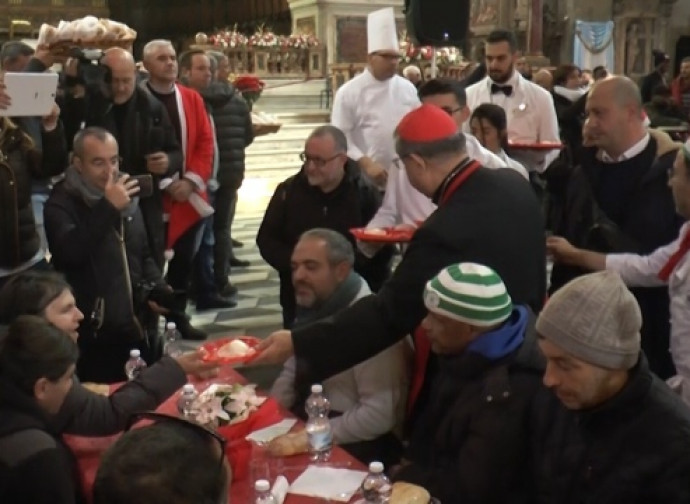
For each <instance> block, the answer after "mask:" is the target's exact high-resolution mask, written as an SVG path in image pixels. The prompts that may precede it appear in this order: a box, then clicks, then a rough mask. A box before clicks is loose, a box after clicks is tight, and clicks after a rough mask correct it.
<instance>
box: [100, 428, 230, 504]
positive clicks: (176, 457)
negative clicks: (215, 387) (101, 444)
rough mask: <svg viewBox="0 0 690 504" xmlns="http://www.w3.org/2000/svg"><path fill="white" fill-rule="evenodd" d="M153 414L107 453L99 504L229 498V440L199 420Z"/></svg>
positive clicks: (218, 502) (211, 503)
mask: <svg viewBox="0 0 690 504" xmlns="http://www.w3.org/2000/svg"><path fill="white" fill-rule="evenodd" d="M152 419H153V420H154V422H155V423H154V424H153V425H147V426H145V427H141V428H138V429H133V430H130V431H128V432H125V434H124V435H123V436H122V437H121V438H120V439H118V440H117V442H115V444H114V445H112V446H111V447H110V448H109V449H108V451H107V452H106V453H105V455H103V458H102V459H101V463H100V467H99V468H98V472H97V473H96V481H95V482H94V486H93V502H94V504H130V503H132V502H146V503H147V504H200V503H202V502H203V503H205V504H206V503H207V504H227V503H228V502H229V501H228V495H229V487H230V483H231V481H232V474H231V471H230V467H229V465H228V463H227V460H226V459H225V451H224V448H225V441H224V440H223V439H222V438H221V437H220V436H218V435H217V434H215V433H213V432H212V431H209V430H206V429H204V428H203V427H200V426H198V425H196V424H192V423H189V424H187V423H185V422H180V421H172V420H177V419H168V420H166V418H165V417H163V418H160V417H158V418H156V417H153V418H152Z"/></svg>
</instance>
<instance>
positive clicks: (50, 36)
mask: <svg viewBox="0 0 690 504" xmlns="http://www.w3.org/2000/svg"><path fill="white" fill-rule="evenodd" d="M57 37H58V31H57V28H55V27H54V26H52V25H49V24H46V23H43V24H42V25H41V28H40V30H38V45H50V44H53V43H55V42H57Z"/></svg>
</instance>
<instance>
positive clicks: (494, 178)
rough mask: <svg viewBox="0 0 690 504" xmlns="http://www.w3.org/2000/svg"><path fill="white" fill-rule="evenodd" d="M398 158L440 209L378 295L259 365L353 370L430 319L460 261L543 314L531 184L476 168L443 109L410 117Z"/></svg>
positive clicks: (269, 344)
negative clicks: (444, 276)
mask: <svg viewBox="0 0 690 504" xmlns="http://www.w3.org/2000/svg"><path fill="white" fill-rule="evenodd" d="M396 150H397V153H398V156H399V157H400V159H401V160H402V162H403V163H404V165H405V171H406V172H407V176H408V177H409V179H410V182H411V183H412V186H413V187H414V188H415V189H417V190H418V191H420V192H421V193H422V194H425V195H426V196H428V197H430V198H433V201H434V203H436V204H437V205H438V209H437V210H436V211H435V212H434V213H433V214H431V216H429V218H428V219H427V220H426V221H425V222H424V223H423V224H422V225H421V226H420V227H419V229H418V230H417V231H416V233H415V234H414V237H413V238H412V241H411V242H410V245H409V247H408V249H407V251H406V253H405V255H404V256H403V259H402V261H401V262H400V264H399V265H398V267H397V268H396V269H395V272H394V273H393V276H392V277H391V278H390V280H388V282H386V283H385V284H384V286H383V288H382V289H381V291H380V292H379V293H378V294H377V295H373V296H369V297H367V298H365V299H363V300H361V301H360V302H358V303H357V304H355V305H353V306H352V307H350V308H348V309H347V310H344V311H343V312H341V313H340V314H338V315H336V316H335V317H333V318H332V319H329V320H325V321H322V322H318V323H316V324H312V325H310V326H307V327H304V328H300V329H297V330H295V331H294V332H293V333H290V332H288V331H279V332H277V333H274V334H272V335H271V336H269V338H268V339H267V340H266V341H264V342H263V344H262V346H261V348H262V349H263V354H262V355H260V356H259V357H258V359H257V360H256V361H255V362H265V363H266V362H277V361H283V360H285V359H287V358H288V357H289V356H290V354H292V353H293V352H294V353H295V355H296V356H297V358H298V360H299V359H304V360H305V361H306V362H308V363H309V366H310V371H311V374H312V376H313V378H314V381H317V380H319V379H321V378H323V377H327V376H330V375H332V374H334V373H337V372H339V371H342V370H343V369H346V368H348V367H351V366H353V365H354V364H356V363H358V362H360V361H362V360H364V359H366V358H369V357H371V356H373V355H375V354H377V353H378V352H380V351H381V350H383V349H384V348H386V347H388V346H390V345H392V344H393V343H395V342H397V341H398V340H400V339H402V338H403V337H404V336H405V335H407V334H409V333H411V332H412V331H413V330H414V329H415V328H416V327H417V326H418V325H419V323H420V322H421V321H422V319H423V318H424V315H425V307H424V305H423V303H422V293H423V290H424V286H425V285H426V282H427V281H428V280H429V279H430V278H431V277H433V276H434V275H436V274H437V273H438V271H440V270H441V269H442V268H444V267H446V266H448V265H449V264H453V263H457V262H478V263H480V264H484V265H486V266H488V267H490V268H492V269H493V270H494V271H496V272H497V273H498V274H499V275H500V276H501V278H502V279H503V281H504V282H505V285H506V288H507V290H508V293H509V294H510V296H511V298H512V299H513V301H514V302H515V303H517V304H526V305H529V306H530V307H531V308H532V310H534V311H535V312H538V311H539V310H540V309H541V305H542V303H543V300H544V296H545V292H544V291H545V283H546V282H545V271H544V264H545V261H546V254H545V244H544V226H543V220H542V216H541V210H540V207H539V203H538V201H537V199H536V197H535V195H534V193H533V191H532V190H531V188H530V186H529V184H526V183H525V180H524V178H523V177H521V176H520V175H518V174H517V173H515V172H514V171H513V170H489V169H486V168H482V167H481V165H480V163H478V162H476V161H474V160H472V159H470V158H469V157H468V156H467V152H466V149H465V136H464V135H463V134H462V133H460V132H459V131H458V128H457V125H456V124H455V121H453V119H452V118H451V117H450V116H448V114H447V113H446V112H444V111H443V110H441V109H440V108H438V107H436V106H433V105H422V106H421V107H419V108H417V109H415V110H413V111H412V112H410V113H408V114H407V115H406V116H405V117H404V118H403V120H402V121H401V122H400V124H399V125H398V128H397V132H396ZM506 251H510V252H509V253H506Z"/></svg>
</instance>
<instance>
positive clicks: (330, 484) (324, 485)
mask: <svg viewBox="0 0 690 504" xmlns="http://www.w3.org/2000/svg"><path fill="white" fill-rule="evenodd" d="M366 475H367V473H366V472H364V471H353V470H351V469H338V468H335V467H321V466H314V465H310V466H309V467H307V469H306V470H305V471H304V472H303V473H302V474H301V475H300V476H299V477H298V478H297V479H296V480H295V481H294V482H293V483H292V485H291V486H290V493H292V494H298V495H308V496H310V497H319V498H322V499H328V500H334V501H337V502H348V501H349V500H350V499H351V498H352V496H353V495H354V494H355V492H357V490H359V487H360V485H361V484H362V481H363V480H364V478H365V477H366Z"/></svg>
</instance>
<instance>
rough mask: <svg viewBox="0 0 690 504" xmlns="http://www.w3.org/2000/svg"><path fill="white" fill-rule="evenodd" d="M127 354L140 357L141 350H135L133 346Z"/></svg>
mask: <svg viewBox="0 0 690 504" xmlns="http://www.w3.org/2000/svg"><path fill="white" fill-rule="evenodd" d="M129 356H130V357H134V358H135V359H136V358H137V357H141V352H140V351H139V350H137V349H136V348H133V349H132V350H130V351H129Z"/></svg>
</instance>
